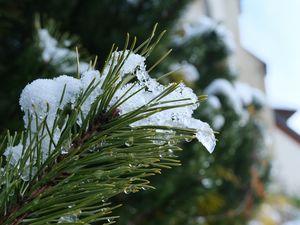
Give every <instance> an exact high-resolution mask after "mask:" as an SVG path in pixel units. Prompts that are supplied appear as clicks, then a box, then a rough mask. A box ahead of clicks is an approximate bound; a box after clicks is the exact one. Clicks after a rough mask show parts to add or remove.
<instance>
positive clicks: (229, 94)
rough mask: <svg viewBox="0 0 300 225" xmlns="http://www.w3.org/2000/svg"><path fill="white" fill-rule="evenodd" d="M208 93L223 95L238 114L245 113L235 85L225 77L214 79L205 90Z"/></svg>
mask: <svg viewBox="0 0 300 225" xmlns="http://www.w3.org/2000/svg"><path fill="white" fill-rule="evenodd" d="M204 92H205V93H207V94H208V95H223V96H225V97H226V100H227V101H228V103H229V104H230V105H231V106H232V108H233V109H234V111H235V112H236V113H237V114H238V115H242V114H243V105H242V102H241V99H240V96H239V94H238V93H237V92H236V90H235V88H234V86H233V85H232V84H231V83H230V82H229V81H228V80H225V79H216V80H214V81H213V82H212V83H211V84H210V85H209V86H208V87H207V88H206V89H205V90H204Z"/></svg>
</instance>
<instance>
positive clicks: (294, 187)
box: [272, 128, 300, 197]
mask: <svg viewBox="0 0 300 225" xmlns="http://www.w3.org/2000/svg"><path fill="white" fill-rule="evenodd" d="M273 134H274V150H273V152H274V155H273V170H272V175H273V180H274V187H273V188H276V189H277V190H278V189H279V191H284V192H288V193H289V194H291V195H297V196H298V197H300V174H299V166H300V151H299V144H298V143H297V142H296V141H294V140H293V139H292V138H290V137H289V136H288V135H287V134H286V133H284V132H283V131H282V130H280V129H279V128H277V129H275V130H274V132H273Z"/></svg>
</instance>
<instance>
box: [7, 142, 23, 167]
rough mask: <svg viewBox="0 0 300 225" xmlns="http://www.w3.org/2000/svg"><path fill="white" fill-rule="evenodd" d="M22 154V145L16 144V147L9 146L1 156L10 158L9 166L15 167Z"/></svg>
mask: <svg viewBox="0 0 300 225" xmlns="http://www.w3.org/2000/svg"><path fill="white" fill-rule="evenodd" d="M22 153H23V145H22V144H18V145H16V146H13V147H12V146H9V147H8V148H7V149H6V150H5V152H4V154H3V155H5V156H6V157H11V158H10V161H9V162H10V164H11V165H13V166H15V165H17V163H18V162H19V160H20V158H21V156H22Z"/></svg>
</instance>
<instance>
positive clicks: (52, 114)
mask: <svg viewBox="0 0 300 225" xmlns="http://www.w3.org/2000/svg"><path fill="white" fill-rule="evenodd" d="M49 42H50V43H52V45H55V43H56V42H55V41H53V40H51V39H50V41H49ZM128 53H129V52H128V51H126V52H125V55H126V54H128ZM49 54H50V53H49ZM121 54H122V53H121V52H115V53H113V57H112V59H111V61H110V62H108V66H107V68H108V67H110V66H111V65H112V64H114V61H113V58H115V60H116V59H118V58H119V57H120V55H121ZM115 62H116V61H115ZM113 66H114V65H113ZM107 68H105V69H104V73H103V74H102V75H100V72H99V71H97V70H90V71H86V72H83V73H82V75H81V78H80V79H76V78H73V77H70V76H66V75H62V76H59V77H57V78H54V79H38V80H35V81H33V82H32V83H30V84H28V85H27V86H26V87H25V88H24V89H23V91H22V94H21V97H20V105H21V109H22V111H23V112H24V114H25V115H24V123H25V127H27V126H28V125H29V121H28V118H29V117H30V116H32V117H33V118H34V121H38V122H37V123H32V124H31V131H32V132H33V133H37V132H39V133H38V135H39V136H40V137H44V139H43V141H42V151H43V160H44V159H45V158H46V156H47V154H48V152H49V151H51V148H53V146H52V144H50V137H49V135H48V134H47V133H46V132H45V131H40V130H38V127H37V126H39V125H40V124H41V122H42V121H43V120H44V119H47V125H48V126H49V128H50V129H52V127H53V123H54V120H55V118H56V116H57V110H58V109H62V108H64V107H65V106H66V105H67V104H70V105H71V106H72V105H73V103H75V102H76V100H77V98H78V96H79V94H80V93H81V92H83V91H85V90H86V89H87V87H88V86H89V85H90V84H91V83H92V85H91V86H92V87H94V90H93V91H92V92H91V94H90V95H89V97H88V98H87V99H86V101H85V102H84V104H83V105H82V108H81V110H82V113H83V115H84V116H86V115H87V114H88V112H89V110H90V108H91V105H92V104H93V102H94V101H95V100H96V98H97V97H98V96H100V95H101V94H102V93H103V90H102V89H101V87H102V84H103V81H104V80H105V77H106V75H107V73H108V69H107ZM128 74H131V75H135V76H136V77H137V82H136V83H128V84H125V85H123V86H122V87H121V88H120V89H119V90H118V91H117V92H116V94H115V96H114V98H113V101H112V102H111V105H113V104H114V103H115V102H116V101H117V100H118V99H120V98H121V97H122V96H123V95H124V94H125V93H126V96H129V95H130V94H132V93H134V92H136V91H137V90H141V91H139V92H138V93H136V94H135V95H133V96H132V97H131V98H129V99H128V100H127V101H125V102H124V103H122V104H121V105H120V106H119V110H120V114H121V115H124V114H126V113H129V112H131V111H133V110H135V109H137V108H139V107H141V106H145V105H149V103H150V102H151V101H152V100H153V99H154V98H156V97H157V96H158V95H159V94H160V93H161V92H163V91H165V90H166V89H167V87H166V86H164V85H162V84H160V83H158V82H157V81H156V80H155V79H152V78H151V77H150V76H149V74H148V73H147V71H146V65H145V58H144V57H142V56H140V55H137V54H133V53H131V54H129V56H128V58H127V60H125V62H124V64H123V67H122V68H121V70H120V73H119V75H120V80H119V81H121V79H122V78H124V77H126V76H127V75H128ZM64 89H65V91H64V95H63V98H62V93H63V90H64ZM211 89H212V88H211ZM182 99H185V100H182ZM174 100H181V101H180V102H168V101H174ZM158 101H159V102H160V103H161V106H178V105H180V104H188V105H185V106H182V107H179V108H172V109H168V110H164V111H160V112H157V113H155V114H154V115H151V116H149V117H147V118H145V119H142V120H139V121H137V122H135V123H133V124H131V126H133V127H135V126H145V125H154V126H155V125H158V126H170V127H179V128H191V129H195V136H196V138H197V139H198V140H199V142H201V143H202V144H203V145H204V146H205V147H206V149H207V150H208V151H209V152H212V151H213V150H214V147H215V144H216V140H215V137H214V133H213V130H212V129H211V128H210V127H209V125H208V124H207V123H204V122H202V121H200V120H197V119H194V118H193V117H192V114H193V111H194V110H195V109H196V108H197V107H198V106H199V103H198V98H197V96H196V95H195V94H194V93H193V91H192V89H190V88H188V87H186V86H185V85H184V84H182V83H181V84H179V85H178V87H177V88H176V89H175V90H174V91H173V92H171V93H170V94H168V95H167V96H164V97H163V98H161V99H160V100H158ZM78 123H79V125H80V119H79V118H78ZM170 134H171V133H170ZM60 135H61V131H60V130H59V129H58V128H56V129H55V130H54V142H57V141H58V140H59V138H60ZM22 148H23V146H21V145H17V146H14V147H8V148H7V149H6V151H5V155H7V156H8V155H12V161H11V162H10V163H11V164H13V165H15V163H16V162H17V161H18V160H19V158H20V157H21V152H20V149H22Z"/></svg>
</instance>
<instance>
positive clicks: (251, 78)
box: [184, 0, 300, 196]
mask: <svg viewBox="0 0 300 225" xmlns="http://www.w3.org/2000/svg"><path fill="white" fill-rule="evenodd" d="M240 13H241V7H240V0H226V1H224V0H195V1H194V2H193V3H192V4H191V5H190V6H189V8H188V9H187V13H186V14H185V16H184V20H185V21H194V20H197V19H199V17H201V16H207V17H210V18H212V19H214V20H216V21H220V22H221V23H222V24H224V25H225V26H226V27H227V28H228V29H229V30H230V31H231V32H232V34H233V39H234V41H235V45H236V49H235V53H234V54H233V56H232V59H231V60H232V63H233V64H234V65H235V67H236V69H237V72H238V74H239V79H240V80H241V81H242V82H245V83H247V84H249V85H251V86H252V87H256V88H258V89H260V90H262V91H263V92H265V81H264V79H265V76H266V64H265V63H264V62H263V61H262V60H260V59H259V58H257V57H256V56H255V55H253V54H252V53H250V52H249V51H248V50H246V49H244V48H243V47H242V46H241V42H240V31H239V15H240ZM292 114H293V112H288V110H272V109H271V107H266V108H265V110H264V111H263V113H262V115H261V116H262V117H263V120H264V121H265V125H266V127H267V129H268V131H269V132H268V134H269V135H268V136H269V137H267V139H268V140H271V141H270V143H271V148H270V149H272V155H273V177H274V184H275V185H274V186H275V187H277V189H281V190H283V191H287V192H288V193H290V194H293V195H294V194H297V195H299V196H300V176H298V175H297V174H296V173H295V172H296V171H297V168H299V162H298V160H297V159H299V160H300V136H299V135H298V134H297V133H296V132H294V131H293V130H292V129H291V128H289V127H288V125H287V120H288V117H290V116H291V115H292ZM275 118H276V120H275Z"/></svg>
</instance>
